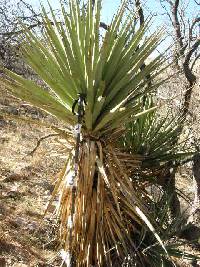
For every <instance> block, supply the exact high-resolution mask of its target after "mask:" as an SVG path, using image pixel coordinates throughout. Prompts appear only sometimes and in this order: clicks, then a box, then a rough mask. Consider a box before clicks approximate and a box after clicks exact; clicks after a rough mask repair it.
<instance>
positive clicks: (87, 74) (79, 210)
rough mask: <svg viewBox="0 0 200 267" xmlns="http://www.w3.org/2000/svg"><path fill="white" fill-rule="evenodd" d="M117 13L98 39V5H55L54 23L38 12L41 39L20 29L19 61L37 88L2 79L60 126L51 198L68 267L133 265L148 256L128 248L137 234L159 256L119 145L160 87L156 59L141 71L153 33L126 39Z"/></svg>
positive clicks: (129, 161) (142, 198)
mask: <svg viewBox="0 0 200 267" xmlns="http://www.w3.org/2000/svg"><path fill="white" fill-rule="evenodd" d="M125 5H126V1H124V2H123V3H122V5H121V7H120V8H119V10H118V12H117V14H116V16H115V17H114V18H113V20H112V23H111V25H110V26H109V27H108V30H107V31H106V32H105V34H104V36H103V38H100V36H101V34H102V32H101V30H100V12H101V1H95V4H94V6H93V1H92V0H89V1H88V4H87V6H86V8H85V5H83V7H82V8H80V6H79V4H78V2H77V1H76V0H74V1H70V3H69V9H67V10H65V8H64V6H62V5H61V10H62V15H63V20H62V21H57V20H56V17H55V14H54V12H53V10H52V8H51V6H50V10H51V15H50V18H49V17H48V15H47V12H46V11H45V9H44V8H42V11H43V25H44V31H43V32H41V33H38V34H34V33H33V32H31V31H30V30H28V29H27V28H26V27H25V26H24V25H22V27H23V30H24V34H25V36H26V42H25V43H24V44H23V46H22V48H21V52H22V56H23V58H24V60H25V61H26V63H27V64H28V65H29V66H30V67H31V68H32V70H33V71H34V72H35V73H36V74H37V76H38V79H39V80H42V81H43V85H44V86H42V85H41V82H40V83H38V82H35V81H33V80H30V79H25V78H24V77H22V76H19V75H17V74H15V73H13V72H11V71H8V70H5V74H6V78H5V79H4V80H3V83H4V85H5V86H6V88H7V89H8V90H10V91H11V92H12V93H13V94H14V95H15V96H17V97H19V98H21V99H23V100H25V101H27V102H28V103H30V104H32V105H35V106H37V107H38V108H41V109H43V110H45V111H46V112H48V113H50V114H52V115H54V116H55V117H56V118H57V119H58V120H60V121H62V122H63V123H64V126H65V130H64V131H63V135H64V136H65V138H66V140H67V142H68V146H67V149H68V154H67V155H66V157H67V160H66V164H65V166H64V168H63V170H62V171H61V173H60V176H59V178H58V179H57V181H56V184H55V189H54V192H53V195H52V200H53V198H54V197H55V196H56V195H57V194H59V196H60V197H59V203H58V207H57V216H58V221H59V223H60V240H61V246H62V247H63V248H64V250H65V251H66V253H67V254H66V256H69V262H71V264H73V265H74V266H92V265H93V266H122V264H123V262H124V260H125V259H126V258H129V257H130V258H134V259H136V262H135V263H134V264H137V266H142V265H143V262H145V260H144V258H146V257H147V256H146V254H144V253H143V251H141V250H139V249H138V247H137V236H138V234H140V231H141V229H148V231H150V232H151V233H152V235H153V236H154V238H155V239H156V240H157V242H158V243H159V244H160V247H161V249H162V251H163V253H164V254H165V255H166V256H167V257H168V254H167V250H166V248H165V246H164V244H163V242H162V240H161V239H160V237H159V235H158V234H157V229H159V227H158V222H157V221H156V220H155V218H154V216H152V213H151V212H150V211H149V204H150V203H151V199H150V197H149V195H148V194H147V192H146V190H145V187H144V184H143V183H141V182H140V181H138V180H137V179H135V181H133V179H132V177H130V175H132V173H133V172H134V170H138V169H139V168H140V167H141V164H142V162H143V160H144V158H145V157H144V155H138V153H132V152H131V153H130V151H127V150H126V151H124V149H123V148H122V147H121V146H120V145H119V142H118V139H119V137H121V136H122V135H124V133H125V131H126V123H127V122H128V121H133V120H137V119H138V118H139V117H140V116H142V115H143V114H145V113H148V112H152V110H154V109H155V107H151V108H148V110H144V108H143V105H142V104H141V101H140V99H141V97H143V96H144V95H147V94H148V93H150V92H152V91H154V90H155V89H156V88H157V87H158V86H159V85H160V83H162V81H159V80H156V79H155V78H156V77H157V76H158V75H159V73H160V72H161V66H162V65H163V63H164V61H165V59H164V58H163V57H162V56H159V57H156V58H154V59H153V60H151V62H150V63H149V64H148V65H147V66H146V67H145V69H143V70H141V66H142V64H143V62H144V61H145V60H146V59H147V58H149V56H150V55H151V54H152V52H153V51H154V50H155V49H156V47H157V45H158V44H159V42H160V32H156V33H154V34H153V35H151V36H149V37H148V36H146V32H147V30H148V27H149V22H146V23H145V24H144V25H143V26H142V27H141V28H140V29H139V30H137V31H134V32H135V33H134V34H133V28H134V27H135V26H134V25H135V20H134V18H133V16H132V15H131V14H130V16H127V17H126V16H125ZM149 75H150V76H151V79H152V83H151V86H150V85H149V84H148V83H147V79H146V77H149ZM76 103H77V105H76ZM80 106H81V108H82V110H81V116H80V113H79V111H80V110H79V108H80ZM77 107H78V108H77ZM72 109H73V111H74V113H73V112H72ZM83 109H84V110H83ZM77 113H78V114H79V119H80V120H79V119H78V118H77V116H76V114H77ZM74 127H75V128H74ZM80 128H81V136H79V130H80ZM74 129H75V134H74ZM77 137H78V138H77ZM79 138H80V140H78V141H80V142H77V139H79ZM77 160H78V161H77ZM77 164H78V165H77ZM52 200H51V201H52ZM136 255H137V257H136Z"/></svg>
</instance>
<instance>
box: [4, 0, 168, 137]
mask: <svg viewBox="0 0 200 267" xmlns="http://www.w3.org/2000/svg"><path fill="white" fill-rule="evenodd" d="M125 5H126V1H124V2H123V4H122V5H121V7H120V9H119V11H118V12H117V14H116V16H115V17H114V19H113V20H112V23H111V25H110V26H109V27H108V30H107V32H106V33H105V35H104V36H103V38H102V40H100V33H101V32H100V27H99V26H100V12H101V1H95V5H94V8H93V7H92V1H88V4H87V7H86V10H85V9H84V7H83V8H80V7H79V4H78V2H77V1H75V0H74V1H70V3H69V10H67V11H66V10H65V8H64V6H63V5H62V4H61V9H62V15H63V21H57V19H56V16H55V14H54V11H53V9H52V7H51V5H50V4H49V8H50V14H51V19H50V18H49V16H48V14H47V12H46V10H45V8H44V7H42V13H43V23H44V32H43V33H42V34H38V35H37V34H33V33H32V32H31V31H30V30H28V29H27V28H26V27H25V26H24V25H22V28H23V30H24V33H25V35H26V40H27V42H26V44H25V45H24V46H23V48H22V54H23V57H24V59H25V60H26V62H27V64H28V65H29V66H30V67H31V68H32V69H33V71H34V72H35V73H36V74H37V75H38V76H39V78H40V79H42V80H43V81H44V83H46V84H47V85H48V87H49V90H48V91H46V92H49V93H50V92H53V94H52V97H56V101H59V102H60V103H63V104H64V106H66V108H67V109H68V112H70V111H71V108H72V105H73V103H74V101H75V100H76V99H77V98H78V93H84V94H85V95H86V102H87V108H86V111H85V118H84V119H85V124H86V125H85V128H86V129H87V130H88V131H90V132H91V131H93V130H95V131H97V130H98V131H99V132H101V131H104V127H107V124H110V125H112V123H114V125H116V123H115V118H117V117H118V116H119V117H120V118H122V117H123V118H124V119H125V118H128V117H129V116H130V110H129V108H126V105H127V104H128V103H126V101H125V100H126V99H127V98H129V99H132V100H131V101H132V103H133V102H134V101H136V99H137V98H138V97H139V96H142V95H144V94H146V93H147V91H150V90H153V89H154V88H153V87H152V88H147V86H145V85H146V82H147V81H146V80H145V79H146V78H145V77H146V76H148V75H149V74H150V73H152V74H153V75H154V78H156V75H157V73H155V71H156V70H157V69H158V68H160V66H161V64H162V63H163V61H162V58H160V57H158V58H156V59H155V60H153V61H152V62H151V63H150V64H149V65H148V66H147V68H145V70H144V71H141V70H140V67H141V65H142V64H143V62H144V61H145V60H146V59H148V57H149V56H150V54H151V53H152V52H153V51H154V50H155V48H156V46H157V45H158V44H159V42H160V33H159V32H158V33H156V34H154V35H152V36H150V37H148V38H146V39H145V40H144V36H145V34H146V31H147V29H148V26H149V21H147V22H146V23H145V24H144V25H143V26H142V27H141V28H140V29H139V30H138V31H137V32H135V29H134V27H135V23H134V18H133V16H134V15H131V14H130V15H129V16H128V17H127V18H126V19H124V16H125ZM133 29H134V31H133ZM133 32H134V34H133ZM139 45H140V47H139ZM7 75H8V76H9V73H7ZM21 83H22V84H23V86H24V87H25V86H26V84H25V80H23V81H21ZM41 90H42V88H41ZM18 97H20V93H19V92H18ZM22 97H23V96H22ZM29 101H30V100H29ZM129 103H130V101H129ZM34 104H35V105H36V102H35V103H34ZM118 105H119V106H120V105H121V106H120V107H123V108H124V110H123V112H121V111H120V110H119V108H117V107H118ZM112 110H115V113H114V114H113V113H112V112H111V111H112ZM48 112H49V110H48ZM54 115H55V114H54ZM72 120H73V119H72ZM74 120H75V118H74ZM70 123H71V122H70ZM111 129H113V127H111Z"/></svg>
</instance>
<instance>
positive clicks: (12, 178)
mask: <svg viewBox="0 0 200 267" xmlns="http://www.w3.org/2000/svg"><path fill="white" fill-rule="evenodd" d="M23 179H25V176H23V175H21V174H18V173H12V174H10V175H9V176H7V177H6V178H4V180H3V181H4V182H6V183H10V182H14V181H20V180H23Z"/></svg>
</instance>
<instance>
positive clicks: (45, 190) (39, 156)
mask: <svg viewBox="0 0 200 267" xmlns="http://www.w3.org/2000/svg"><path fill="white" fill-rule="evenodd" d="M9 99H10V98H9V97H7V96H6V95H5V94H3V96H2V97H1V99H0V107H1V109H5V110H11V113H12V112H14V111H16V110H17V106H19V104H18V103H17V101H13V99H11V100H9ZM18 112H19V113H26V115H28V116H31V117H34V116H36V117H38V114H37V112H36V111H35V109H31V108H28V109H27V110H26V111H24V110H23V108H21V109H19V111H18ZM34 112H36V114H33V113H34ZM40 119H41V120H46V118H41V117H40ZM48 120H49V121H51V120H52V119H51V118H49V119H48ZM46 134H49V130H48V129H46V128H41V127H40V128H39V127H36V126H33V125H27V124H25V123H22V122H20V123H19V122H14V121H10V120H7V121H4V120H2V119H0V266H2V267H3V266H16V267H17V266H59V265H57V263H56V261H51V264H52V265H51V264H47V262H48V261H49V260H51V259H52V257H54V256H55V251H56V246H57V242H56V241H55V240H54V238H55V229H56V225H55V222H54V219H53V218H48V217H46V219H45V220H43V214H44V210H45V208H46V205H47V202H48V200H49V198H50V194H51V191H52V185H51V182H52V180H51V179H52V178H53V177H55V175H56V173H57V172H58V171H59V170H60V168H61V166H62V161H63V160H62V159H60V160H57V157H56V160H55V156H53V153H52V151H56V150H57V149H58V147H57V144H56V142H55V138H54V139H53V138H51V139H48V140H45V141H44V142H43V143H42V144H41V146H40V147H39V148H38V150H37V151H36V152H35V154H34V156H33V157H31V156H29V155H28V154H29V153H30V152H31V151H32V149H33V148H34V147H35V145H36V143H37V140H38V139H39V138H40V137H41V136H44V135H46ZM52 226H53V227H52ZM58 263H59V262H58ZM5 264H6V265H5Z"/></svg>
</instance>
